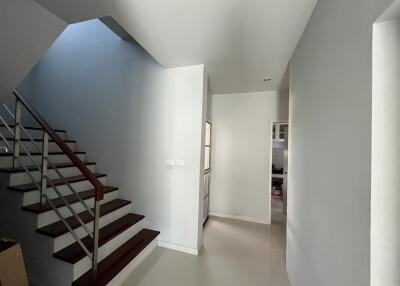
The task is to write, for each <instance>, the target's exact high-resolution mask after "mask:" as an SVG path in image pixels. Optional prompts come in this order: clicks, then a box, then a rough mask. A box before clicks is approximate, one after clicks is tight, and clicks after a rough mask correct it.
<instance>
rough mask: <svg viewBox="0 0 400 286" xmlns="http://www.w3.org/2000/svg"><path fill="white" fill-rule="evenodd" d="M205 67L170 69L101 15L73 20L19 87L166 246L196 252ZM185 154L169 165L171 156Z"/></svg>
mask: <svg viewBox="0 0 400 286" xmlns="http://www.w3.org/2000/svg"><path fill="white" fill-rule="evenodd" d="M204 84H205V83H204V66H202V65H200V66H192V67H182V68H176V69H168V70H165V69H164V68H163V67H161V66H160V65H159V64H158V63H157V62H156V61H155V60H154V59H153V58H152V57H151V56H150V55H149V54H148V53H147V52H146V51H145V50H143V49H142V48H141V47H140V46H139V45H138V44H136V43H133V42H126V41H123V40H121V39H120V38H119V37H118V36H117V35H115V34H113V33H112V32H111V31H110V30H109V29H108V28H107V27H105V26H104V25H103V24H102V23H101V22H100V21H98V20H93V21H89V22H84V23H79V24H74V25H71V26H69V27H68V28H67V29H66V31H65V32H64V33H63V34H62V35H61V36H60V38H59V39H58V40H57V41H56V42H55V44H54V45H53V46H52V48H51V49H50V50H49V51H48V53H47V54H46V55H45V57H44V58H43V59H42V60H41V61H40V63H39V64H38V65H37V66H36V67H35V68H34V69H33V71H32V72H31V73H30V74H29V75H28V77H27V78H26V79H25V80H24V82H23V84H22V85H21V86H20V88H19V89H20V91H21V92H22V94H23V95H25V96H26V97H28V99H29V101H31V102H32V103H33V105H34V106H35V107H37V109H39V111H40V112H42V114H43V115H44V116H45V118H47V119H48V120H49V122H50V124H52V125H53V126H54V127H58V128H65V129H67V130H68V132H69V134H70V136H71V137H72V138H75V139H77V141H78V147H79V149H81V150H84V151H87V152H88V156H89V159H90V160H94V161H96V162H98V167H99V169H100V171H102V172H105V173H107V174H109V181H108V184H111V185H115V186H118V187H120V190H121V194H122V196H123V197H124V198H126V199H129V200H132V201H133V205H134V210H135V211H136V212H138V213H141V214H144V215H146V217H147V221H148V226H149V227H152V228H154V229H157V230H160V231H161V237H160V239H161V240H162V241H164V242H167V243H172V244H176V245H179V246H183V247H186V248H188V249H190V250H193V251H195V250H197V249H198V247H199V245H198V244H199V242H198V236H200V235H201V234H199V231H198V228H199V226H198V221H199V218H198V213H199V208H200V207H201V206H200V204H201V202H199V192H200V187H201V182H202V180H200V166H201V165H202V156H201V150H202V148H201V144H202V126H203V121H204V118H203V117H204V115H203V113H204V110H203V108H204V106H205V105H204V103H203V99H204V95H203V93H204V87H203V86H204ZM167 159H173V160H184V161H185V166H184V167H174V168H168V167H167V166H166V160H167Z"/></svg>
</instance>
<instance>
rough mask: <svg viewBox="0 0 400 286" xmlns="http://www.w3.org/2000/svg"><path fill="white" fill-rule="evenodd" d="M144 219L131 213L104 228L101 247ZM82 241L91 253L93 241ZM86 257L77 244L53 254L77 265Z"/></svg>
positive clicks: (88, 237) (88, 238) (86, 238)
mask: <svg viewBox="0 0 400 286" xmlns="http://www.w3.org/2000/svg"><path fill="white" fill-rule="evenodd" d="M142 219H143V216H140V215H136V214H132V213H130V214H127V215H125V216H123V217H121V218H119V219H117V220H115V221H113V222H112V223H110V224H108V225H106V226H104V227H103V228H101V229H100V231H99V247H101V246H102V245H104V244H105V243H107V242H109V241H110V240H112V239H113V238H114V237H116V236H117V235H119V234H120V233H122V232H124V231H125V230H127V229H128V228H130V227H131V226H133V225H135V224H136V223H137V222H139V221H140V220H142ZM81 241H82V243H83V244H84V245H85V246H86V247H87V249H88V250H89V251H92V250H93V239H92V238H91V237H90V236H86V237H84V238H83V239H82V240H81ZM85 256H86V253H85V251H84V250H83V249H82V248H81V246H80V245H79V244H78V243H77V242H75V243H73V244H71V245H69V246H67V247H65V248H63V249H61V250H60V251H57V252H56V253H54V254H53V257H55V258H58V259H60V260H63V261H65V262H68V263H72V264H75V263H77V262H78V261H79V260H81V259H82V258H84V257H85Z"/></svg>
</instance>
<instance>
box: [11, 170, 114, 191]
mask: <svg viewBox="0 0 400 286" xmlns="http://www.w3.org/2000/svg"><path fill="white" fill-rule="evenodd" d="M94 175H95V176H96V177H97V178H101V177H105V176H107V175H106V174H99V173H94ZM65 180H67V181H68V182H69V183H76V182H80V181H85V180H86V177H85V176H83V175H79V176H72V177H66V178H65ZM52 182H53V185H55V186H60V185H64V184H65V183H64V180H63V179H56V180H52ZM38 185H39V186H40V182H38ZM47 187H51V185H50V183H49V182H47ZM8 189H9V190H12V191H17V192H29V191H33V190H36V189H37V188H36V185H35V184H34V183H29V184H22V185H16V186H9V187H8Z"/></svg>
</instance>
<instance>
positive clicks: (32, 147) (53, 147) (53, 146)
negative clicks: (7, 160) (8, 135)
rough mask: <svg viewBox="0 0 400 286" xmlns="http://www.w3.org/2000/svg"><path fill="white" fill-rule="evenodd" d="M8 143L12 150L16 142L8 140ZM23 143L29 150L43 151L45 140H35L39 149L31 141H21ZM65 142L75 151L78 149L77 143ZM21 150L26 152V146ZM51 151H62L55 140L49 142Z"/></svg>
mask: <svg viewBox="0 0 400 286" xmlns="http://www.w3.org/2000/svg"><path fill="white" fill-rule="evenodd" d="M8 144H10V146H11V147H12V148H13V149H11V150H10V151H11V152H12V151H13V150H14V142H13V141H8ZM21 144H22V145H24V147H25V149H27V150H28V151H29V152H39V150H40V152H42V146H43V142H41V141H35V144H36V145H37V147H39V150H38V149H37V148H36V146H35V145H34V144H33V143H32V142H31V141H21ZM65 144H67V145H68V147H69V148H71V149H72V150H73V151H75V150H76V144H75V143H73V142H65ZM20 150H21V152H25V150H24V148H22V147H21V148H20ZM48 150H49V152H61V149H60V147H58V145H57V144H56V143H55V142H51V141H50V142H49V148H48Z"/></svg>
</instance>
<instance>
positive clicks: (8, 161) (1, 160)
mask: <svg viewBox="0 0 400 286" xmlns="http://www.w3.org/2000/svg"><path fill="white" fill-rule="evenodd" d="M76 155H77V156H78V158H79V159H81V160H82V161H85V154H76ZM20 158H21V161H22V163H23V164H25V165H26V166H32V165H33V162H32V161H31V159H30V158H29V156H28V155H23V156H21V157H20ZM32 158H33V160H34V161H35V162H36V163H37V164H39V165H40V164H42V156H40V155H33V156H32ZM49 158H50V160H51V162H53V163H54V164H56V163H68V162H71V160H69V158H68V157H67V156H66V155H64V154H60V155H49ZM12 162H13V157H12V156H0V168H11V167H12Z"/></svg>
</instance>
